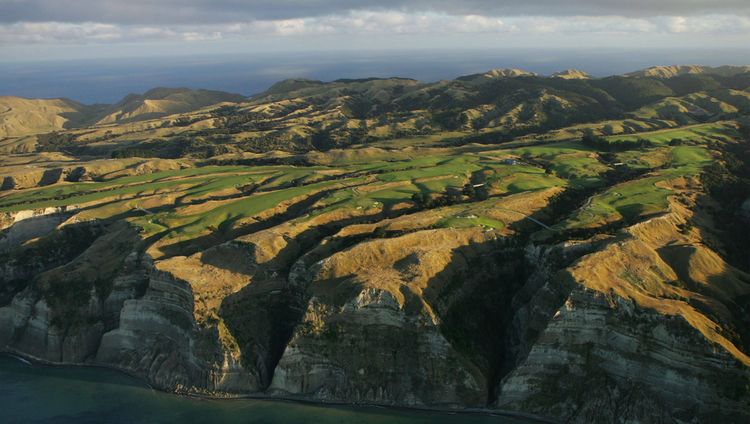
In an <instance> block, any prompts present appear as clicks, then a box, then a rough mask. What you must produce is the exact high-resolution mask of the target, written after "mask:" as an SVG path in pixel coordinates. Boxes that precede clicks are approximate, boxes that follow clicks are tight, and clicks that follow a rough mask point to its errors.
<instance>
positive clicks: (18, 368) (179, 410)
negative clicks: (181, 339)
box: [0, 355, 528, 424]
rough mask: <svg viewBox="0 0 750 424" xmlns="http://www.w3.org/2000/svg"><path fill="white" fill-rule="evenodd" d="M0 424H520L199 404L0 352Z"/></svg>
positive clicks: (391, 412)
mask: <svg viewBox="0 0 750 424" xmlns="http://www.w3.org/2000/svg"><path fill="white" fill-rule="evenodd" d="M0 414H1V415H0V417H1V418H0V421H2V422H3V423H24V424H26V423H71V424H72V423H76V424H85V423H181V424H187V423H247V424H261V423H262V424H270V423H315V424H327V423H362V424H379V423H389V424H391V423H394V424H402V423H403V424H416V423H425V424H426V423H430V424H441V423H461V424H464V423H466V424H480V423H495V424H520V423H524V422H526V423H528V421H525V420H519V419H515V418H508V417H500V416H491V415H474V414H449V413H436V412H420V411H405V410H398V409H388V408H372V407H370V408H354V407H332V406H317V405H310V404H303V403H293V402H284V401H269V400H247V399H242V400H205V399H193V398H187V397H182V396H175V395H170V394H168V393H162V392H157V391H154V390H151V389H149V388H148V387H145V386H144V385H143V383H141V382H140V381H139V380H136V379H134V378H131V377H129V376H127V375H124V374H121V373H119V372H116V371H110V370H106V369H100V368H84V367H51V366H42V365H29V364H25V363H23V362H21V361H19V360H17V359H15V358H12V357H10V356H4V355H0Z"/></svg>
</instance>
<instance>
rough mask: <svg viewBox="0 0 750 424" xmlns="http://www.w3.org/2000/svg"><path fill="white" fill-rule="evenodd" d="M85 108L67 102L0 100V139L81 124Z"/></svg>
mask: <svg viewBox="0 0 750 424" xmlns="http://www.w3.org/2000/svg"><path fill="white" fill-rule="evenodd" d="M86 108H87V107H86V106H85V105H82V104H80V103H77V102H74V101H72V100H68V99H25V98H21V97H12V96H3V97H0V137H13V136H21V135H25V134H33V133H39V132H47V131H53V130H60V129H63V128H70V127H73V126H76V125H78V124H80V119H81V112H82V111H83V110H85V109H86Z"/></svg>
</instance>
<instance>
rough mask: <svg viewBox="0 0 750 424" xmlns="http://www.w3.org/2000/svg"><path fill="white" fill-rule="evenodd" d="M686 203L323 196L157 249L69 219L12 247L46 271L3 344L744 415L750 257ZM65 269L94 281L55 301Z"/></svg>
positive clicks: (267, 380) (355, 382) (217, 388)
mask: <svg viewBox="0 0 750 424" xmlns="http://www.w3.org/2000/svg"><path fill="white" fill-rule="evenodd" d="M526 204H527V206H529V207H532V210H533V205H531V204H529V203H528V202H527V203H526ZM670 208H671V209H670V210H671V211H670V212H669V213H668V214H665V215H662V216H659V217H656V218H652V219H649V220H646V221H644V222H642V223H639V224H635V225H633V226H631V227H627V228H626V229H624V230H623V231H621V232H619V233H617V235H615V236H611V235H605V236H595V237H593V238H591V239H588V240H582V241H571V242H564V243H558V244H543V243H540V242H538V241H537V242H526V241H522V240H519V239H518V238H516V237H512V236H508V235H503V234H501V233H499V232H497V231H495V230H488V229H482V228H464V229H456V228H434V227H433V225H434V222H435V221H434V219H435V215H434V212H432V211H425V212H421V213H418V214H415V215H410V216H406V217H403V218H394V219H386V220H383V221H382V222H381V223H380V224H377V225H373V224H361V225H359V224H356V222H357V220H362V219H371V218H372V215H371V213H372V212H368V213H364V212H359V215H357V213H354V214H353V215H341V214H338V213H334V214H322V215H320V216H318V217H316V218H315V219H314V220H311V221H307V222H305V223H293V222H289V223H283V224H280V225H278V226H274V227H270V228H268V229H266V230H261V231H258V232H255V233H252V234H250V235H247V236H242V237H239V238H237V239H234V240H231V241H228V242H226V243H223V244H220V245H217V246H215V247H212V248H210V249H208V250H206V251H203V252H199V253H196V254H193V255H191V256H174V257H170V258H162V259H159V260H157V261H154V260H153V259H151V257H150V256H149V255H148V254H147V253H145V252H144V251H143V247H142V245H141V244H140V242H139V241H138V237H137V233H136V232H135V231H134V230H133V229H132V228H131V227H129V226H128V225H127V224H124V223H114V224H109V225H103V224H102V223H99V222H96V221H92V222H76V221H75V220H70V221H68V222H67V223H66V224H64V225H62V226H61V227H60V228H58V230H57V232H56V233H55V234H56V237H57V239H55V240H54V243H53V241H49V240H48V241H46V242H45V243H46V244H44V245H43V246H49V245H54V246H59V248H58V249H57V250H54V252H55V255H54V256H55V257H53V258H47V260H38V259H37V260H33V261H29V260H23V259H21V256H18V255H16V256H13V259H12V260H9V261H6V263H5V265H4V268H3V278H4V281H6V283H7V282H12V281H18V280H27V279H28V280H30V281H32V283H31V284H28V285H26V286H21V285H18V286H17V289H16V290H14V291H12V290H11V291H7V292H6V293H5V294H6V301H5V303H4V304H3V306H2V307H0V346H2V348H3V349H4V350H11V351H15V352H19V353H23V354H27V355H30V356H33V357H37V358H40V359H43V360H46V361H50V362H55V363H77V364H78V363H80V364H97V365H105V366H110V367H114V368H118V369H122V370H126V371H128V372H131V373H133V374H136V375H139V376H142V377H143V378H145V379H147V380H148V381H149V382H150V383H151V384H153V385H154V386H156V387H158V388H161V389H164V390H176V391H183V392H198V393H205V394H213V395H217V396H222V395H232V394H250V393H255V394H257V393H265V394H268V395H270V396H283V397H295V398H303V399H314V400H319V401H336V402H366V403H377V404H388V405H408V406H433V407H435V406H440V407H466V406H471V407H483V406H487V405H490V406H491V407H497V408H502V409H512V410H521V411H527V412H532V413H536V414H539V415H543V416H550V417H556V418H558V419H561V420H565V421H571V422H588V421H590V420H594V419H595V420H597V421H600V422H601V421H612V422H615V421H618V420H621V419H628V420H631V421H633V422H678V420H690V419H692V417H698V419H700V420H708V419H710V418H715V417H716V411H721V414H723V415H722V420H725V422H739V420H741V419H744V418H745V417H747V411H748V400H749V399H750V397H749V395H748V384H749V383H750V372H749V371H748V366H747V365H748V363H750V361H748V359H747V356H745V354H744V352H745V350H744V349H745V347H744V345H743V344H742V343H741V338H738V337H737V336H736V335H733V333H732V332H731V331H730V332H727V331H725V330H721V329H722V328H723V329H731V328H733V327H732V325H737V322H738V321H737V319H736V316H735V315H736V314H737V313H739V312H740V311H741V309H738V306H737V305H735V304H734V303H733V302H734V301H733V299H736V298H737V297H741V296H744V295H746V294H747V293H748V285H747V283H746V281H747V275H745V274H744V273H742V272H741V271H739V270H737V269H735V268H733V267H732V266H731V265H728V264H727V263H725V262H724V261H723V260H722V259H721V257H720V256H719V255H717V254H716V253H715V252H713V251H712V250H711V249H709V248H707V247H706V246H704V245H703V244H702V243H701V241H700V240H701V239H700V237H701V234H700V230H699V229H695V228H694V229H691V230H687V231H685V230H684V224H685V222H687V221H686V220H687V219H693V220H698V221H700V220H701V219H706V218H705V217H701V216H694V215H693V212H691V210H690V209H688V208H686V207H684V206H683V205H681V204H680V203H678V202H675V201H673V202H672V203H671V206H670ZM46 212H50V213H52V215H45V214H44V213H25V214H20V215H17V216H15V217H14V219H10V218H9V221H8V222H11V221H15V223H9V224H8V228H7V229H6V234H15V233H14V232H16V231H21V230H16V229H14V228H20V227H16V226H18V225H19V224H20V223H23V220H21V219H19V216H20V217H27V215H29V216H28V217H29V218H30V217H31V215H37V216H40V217H42V218H45V217H52V218H50V219H53V222H59V221H61V220H62V219H63V217H67V215H60V214H61V213H63V212H62V211H59V210H55V211H45V213H46ZM67 213H71V212H67ZM30 219H33V218H30ZM45 219H47V218H45ZM517 219H518V221H516V224H519V225H520V224H521V223H522V217H517ZM352 220H353V221H352ZM352 222H354V224H351V223H352ZM526 224H528V222H527V223H525V224H524V225H526ZM45 225H46V224H45ZM48 225H52V224H49V223H48ZM378 227H382V228H383V229H384V230H377V228H378ZM19 234H20V233H19ZM24 234H25V237H20V238H17V240H21V239H23V240H24V241H28V240H32V239H34V237H32V236H35V235H37V234H30V233H25V230H24ZM376 234H377V236H375V235H376ZM6 238H7V236H6ZM7 239H9V240H10V239H12V238H7ZM42 240H44V238H42ZM321 240H322V241H321ZM6 243H10V242H6ZM36 243H39V241H36ZM50 243H52V244H50ZM21 244H22V243H15V244H14V246H15V250H13V249H10V250H12V251H13V252H18V251H19V249H20V251H21V252H26V253H29V254H30V255H27V256H26V257H32V256H34V255H33V252H34V251H33V250H28V249H34V248H39V247H35V242H31V243H30V244H29V243H25V244H24V245H21ZM8 246H10V244H8ZM105 246H106V249H105ZM24 249H26V250H24ZM675 249H682V250H685V249H687V250H689V251H690V252H691V254H690V255H683V256H676V255H675ZM83 282H88V283H83ZM60 285H62V286H60ZM62 287H67V288H70V287H73V289H74V290H75V293H76V295H77V296H78V298H76V299H73V298H71V297H68V298H67V299H68V300H67V301H66V302H60V300H59V298H58V297H57V296H53V294H59V291H58V290H59V289H61V288H62ZM6 290H7V289H6ZM50 302H51V303H50ZM62 317H65V320H64V321H63V320H61V318H62ZM733 323H734V324H733ZM740 331H741V330H740Z"/></svg>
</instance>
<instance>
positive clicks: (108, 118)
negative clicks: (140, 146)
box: [96, 88, 246, 124]
mask: <svg viewBox="0 0 750 424" xmlns="http://www.w3.org/2000/svg"><path fill="white" fill-rule="evenodd" d="M243 100H246V99H245V97H244V96H241V95H239V94H232V93H225V92H222V91H211V90H191V89H189V88H154V89H152V90H149V91H147V92H146V93H144V94H143V95H138V94H130V95H128V96H126V97H125V98H124V99H122V100H121V101H120V102H118V103H116V104H114V105H112V106H110V107H109V108H107V109H106V110H105V113H104V114H103V116H101V117H96V123H98V124H109V123H115V122H132V121H141V120H145V119H153V118H159V117H162V116H167V115H173V114H175V113H184V112H189V111H193V110H196V109H199V108H202V107H205V106H210V105H214V104H217V103H223V102H241V101H243Z"/></svg>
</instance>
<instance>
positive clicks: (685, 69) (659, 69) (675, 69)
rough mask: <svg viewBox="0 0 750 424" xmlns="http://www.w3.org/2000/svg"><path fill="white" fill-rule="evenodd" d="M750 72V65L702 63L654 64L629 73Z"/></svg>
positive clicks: (667, 75) (651, 75)
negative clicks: (710, 64) (712, 65)
mask: <svg viewBox="0 0 750 424" xmlns="http://www.w3.org/2000/svg"><path fill="white" fill-rule="evenodd" d="M747 72H750V66H729V65H727V66H718V67H711V66H701V65H672V66H652V67H650V68H646V69H643V70H640V71H636V72H631V73H629V74H627V76H630V77H648V78H672V77H676V76H679V75H690V74H710V75H719V76H724V77H730V76H734V75H737V74H743V73H747Z"/></svg>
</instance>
